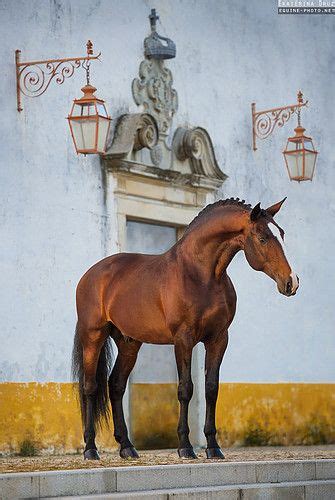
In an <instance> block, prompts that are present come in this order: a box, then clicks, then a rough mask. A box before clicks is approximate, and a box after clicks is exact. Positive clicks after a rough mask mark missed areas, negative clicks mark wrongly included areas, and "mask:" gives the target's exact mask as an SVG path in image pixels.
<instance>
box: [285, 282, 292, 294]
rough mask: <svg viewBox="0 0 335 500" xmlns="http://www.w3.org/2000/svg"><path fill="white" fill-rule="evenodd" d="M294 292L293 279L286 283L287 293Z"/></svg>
mask: <svg viewBox="0 0 335 500" xmlns="http://www.w3.org/2000/svg"><path fill="white" fill-rule="evenodd" d="M291 292H292V280H290V281H288V282H287V284H286V293H287V294H290V293H291Z"/></svg>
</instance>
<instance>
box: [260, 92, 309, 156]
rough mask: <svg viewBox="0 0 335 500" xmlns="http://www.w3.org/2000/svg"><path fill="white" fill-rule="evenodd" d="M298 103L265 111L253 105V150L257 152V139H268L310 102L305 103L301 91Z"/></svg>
mask: <svg viewBox="0 0 335 500" xmlns="http://www.w3.org/2000/svg"><path fill="white" fill-rule="evenodd" d="M297 99H298V102H297V103H296V104H291V105H290V106H284V107H281V108H272V109H265V110H263V111H256V103H254V102H253V103H252V104H251V114H252V148H253V150H254V151H256V150H257V145H256V138H257V137H258V138H259V139H266V138H267V137H269V135H271V134H272V132H273V131H274V129H275V128H276V127H283V126H284V125H285V123H287V122H288V120H289V119H290V118H291V116H292V115H293V114H294V113H296V112H297V111H299V110H300V108H302V107H304V106H306V105H307V103H308V101H304V99H303V95H302V92H301V91H300V90H299V92H298V96H297Z"/></svg>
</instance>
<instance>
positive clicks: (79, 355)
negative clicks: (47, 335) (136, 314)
mask: <svg viewBox="0 0 335 500" xmlns="http://www.w3.org/2000/svg"><path fill="white" fill-rule="evenodd" d="M112 364H113V347H112V340H111V338H110V337H108V338H107V340H106V342H105V343H104V345H103V347H102V349H101V351H100V356H99V361H98V367H97V373H96V382H97V385H98V388H97V393H96V398H95V405H94V408H93V418H94V424H95V426H100V425H101V423H102V421H103V420H105V421H106V422H108V418H109V415H110V406H109V399H108V378H109V375H110V373H111V369H112ZM72 377H73V380H75V381H78V391H79V401H80V408H81V417H82V421H83V425H84V424H85V417H86V415H85V409H86V405H85V394H84V368H83V347H82V344H81V341H80V338H79V332H78V324H77V326H76V332H75V336H74V344H73V350H72Z"/></svg>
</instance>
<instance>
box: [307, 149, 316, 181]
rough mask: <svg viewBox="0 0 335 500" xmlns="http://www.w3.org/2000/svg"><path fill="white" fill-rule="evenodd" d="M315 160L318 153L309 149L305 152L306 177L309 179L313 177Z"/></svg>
mask: <svg viewBox="0 0 335 500" xmlns="http://www.w3.org/2000/svg"><path fill="white" fill-rule="evenodd" d="M315 160H316V153H312V152H309V151H306V152H305V177H307V178H308V179H312V176H313V170H314V165H315Z"/></svg>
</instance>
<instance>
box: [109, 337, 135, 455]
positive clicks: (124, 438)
mask: <svg viewBox="0 0 335 500" xmlns="http://www.w3.org/2000/svg"><path fill="white" fill-rule="evenodd" d="M112 338H113V339H114V341H115V343H116V345H117V347H118V351H119V352H118V356H117V358H116V361H115V365H114V368H113V371H112V373H111V376H110V378H109V383H108V385H109V397H110V400H111V404H112V412H113V422H114V437H115V439H116V441H117V442H118V443H119V444H120V457H121V458H138V454H137V451H136V450H135V448H134V446H133V444H132V443H131V441H130V440H129V437H128V429H127V425H126V422H125V419H124V413H123V406H122V399H123V395H124V393H125V390H126V385H127V380H128V377H129V375H130V372H131V371H132V369H133V367H134V365H135V362H136V359H137V353H138V351H139V349H140V347H141V345H142V343H141V342H139V341H137V340H133V339H129V340H128V339H127V340H126V339H125V338H124V337H123V335H122V334H121V333H120V332H119V330H117V329H116V328H115V329H114V333H113V334H112Z"/></svg>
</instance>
